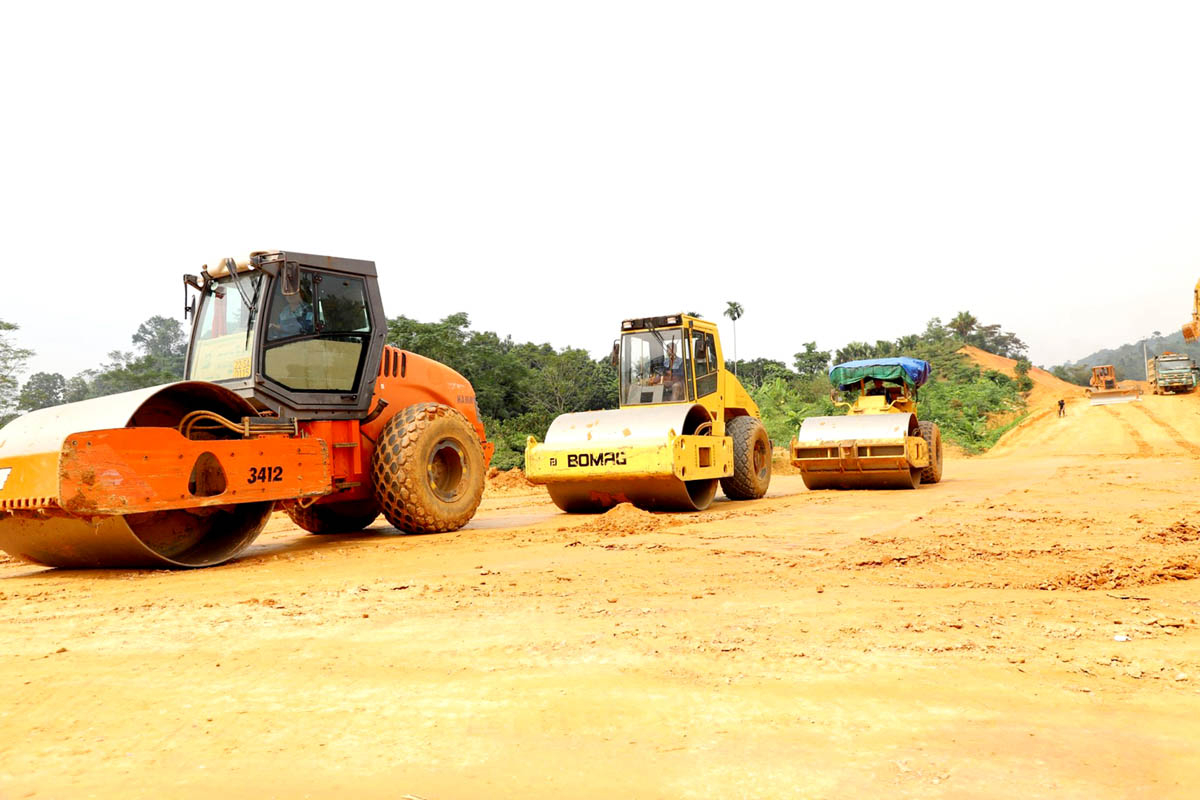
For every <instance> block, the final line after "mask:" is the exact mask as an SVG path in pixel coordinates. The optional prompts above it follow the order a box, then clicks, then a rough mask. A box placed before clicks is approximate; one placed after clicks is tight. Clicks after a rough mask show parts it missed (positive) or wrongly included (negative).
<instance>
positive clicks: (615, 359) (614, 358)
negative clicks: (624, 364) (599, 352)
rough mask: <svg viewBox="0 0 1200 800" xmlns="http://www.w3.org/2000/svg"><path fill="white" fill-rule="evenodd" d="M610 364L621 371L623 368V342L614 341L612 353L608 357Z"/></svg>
mask: <svg viewBox="0 0 1200 800" xmlns="http://www.w3.org/2000/svg"><path fill="white" fill-rule="evenodd" d="M608 362H609V363H610V364H612V367H613V369H620V366H621V340H620V339H613V346H612V353H611V354H610V355H609V357H608Z"/></svg>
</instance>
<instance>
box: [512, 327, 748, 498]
mask: <svg viewBox="0 0 1200 800" xmlns="http://www.w3.org/2000/svg"><path fill="white" fill-rule="evenodd" d="M613 360H614V363H615V364H618V365H619V370H620V389H619V391H620V402H619V408H616V409H609V410H605V411H586V412H580V413H572V414H562V415H560V416H559V417H557V418H556V419H555V420H554V421H553V422H552V423H551V425H550V428H549V430H547V431H546V440H545V441H544V442H541V443H539V442H538V441H537V439H536V438H535V437H532V436H531V437H529V439H528V441H527V443H526V447H525V476H526V478H527V479H528V480H529V481H531V482H532V483H537V484H545V486H546V488H547V490H548V491H549V492H550V498H551V499H552V500H553V501H554V503H555V505H557V506H558V507H559V508H560V509H562V510H563V511H566V512H569V513H595V512H600V511H605V510H607V509H610V508H612V507H613V506H615V505H617V504H619V503H632V504H633V505H635V506H637V507H639V508H642V509H646V510H650V511H702V510H704V509H705V508H707V507H708V506H709V504H710V503H712V501H713V499H714V498H715V497H716V493H717V486H718V484H719V485H720V487H721V489H722V491H724V493H725V496H726V497H727V498H729V499H731V500H752V499H756V498H759V497H762V496H763V495H764V494H766V491H767V488H768V487H769V486H770V483H771V441H770V439H769V438H768V437H767V431H766V429H765V428H764V427H763V424H762V421H761V420H760V419H759V413H758V406H757V405H755V403H754V401H753V400H752V399H751V398H750V395H749V394H748V393H747V392H746V390H745V388H743V386H742V384H741V383H740V382H739V381H738V379H737V377H735V376H734V374H733V373H732V372H730V371H729V370H727V369H725V359H724V356H723V354H722V350H721V340H720V335H719V333H718V330H717V326H716V324H715V323H712V322H709V321H708V320H705V319H701V318H699V317H696V316H693V315H690V314H669V315H665V316H658V317H639V318H634V319H627V320H624V321H623V322H622V323H621V339H620V343H619V344H617V345H614V352H613Z"/></svg>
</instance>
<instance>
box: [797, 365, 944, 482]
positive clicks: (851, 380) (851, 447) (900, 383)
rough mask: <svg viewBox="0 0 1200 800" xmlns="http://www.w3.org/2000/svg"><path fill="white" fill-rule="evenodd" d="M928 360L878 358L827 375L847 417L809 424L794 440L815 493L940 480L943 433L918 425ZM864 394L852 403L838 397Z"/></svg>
mask: <svg viewBox="0 0 1200 800" xmlns="http://www.w3.org/2000/svg"><path fill="white" fill-rule="evenodd" d="M929 375H930V367H929V362H928V361H922V360H920V359H916V358H877V359H868V360H865V361H849V362H847V363H845V364H838V365H837V366H835V367H834V368H833V369H831V370H830V371H829V381H830V383H832V384H833V390H832V396H833V401H834V404H835V405H837V406H840V407H842V408H846V409H849V413H848V414H847V415H846V416H843V417H809V418H808V419H806V420H804V422H803V423H801V425H800V432H799V434H798V435H797V436H796V438H795V439H793V440H792V445H791V453H792V464H793V465H795V466H796V467H798V468H799V469H800V475H801V477H803V479H804V485H805V486H807V487H808V488H809V489H916V488H917V487H918V486H920V485H921V484H922V483H937V482H938V481H940V480H941V479H942V434H941V431H940V430H938V426H937V424H936V423H934V422H918V421H917V414H916V411H917V390H918V389H919V388H920V387H921V386H922V385H924V383H925V382H926V381H927V380H929ZM853 390H857V391H858V397H856V398H855V400H854V402H853V403H847V402H843V401H842V400H841V396H840V393H841V392H845V391H853Z"/></svg>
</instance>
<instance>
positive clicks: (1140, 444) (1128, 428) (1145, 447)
mask: <svg viewBox="0 0 1200 800" xmlns="http://www.w3.org/2000/svg"><path fill="white" fill-rule="evenodd" d="M1100 408H1103V409H1104V412H1105V413H1106V414H1108V415H1109V416H1110V417H1112V418H1113V419H1115V420H1116V421H1117V423H1118V424H1120V426H1121V427H1122V428H1123V429H1124V430H1125V433H1127V434H1129V438H1130V439H1133V443H1134V445H1135V446H1136V447H1137V454H1138V455H1139V456H1142V457H1149V456H1152V455H1154V448H1152V447H1151V446H1150V445H1149V444H1148V443H1147V442H1146V440H1145V439H1143V438H1142V435H1141V434H1140V433H1138V430H1137V428H1135V427H1133V425H1131V424H1130V423H1129V421H1128V420H1126V419H1124V418H1122V417H1121V415H1120V414H1118V413H1117V412H1116V411H1113V409H1112V407H1111V406H1100Z"/></svg>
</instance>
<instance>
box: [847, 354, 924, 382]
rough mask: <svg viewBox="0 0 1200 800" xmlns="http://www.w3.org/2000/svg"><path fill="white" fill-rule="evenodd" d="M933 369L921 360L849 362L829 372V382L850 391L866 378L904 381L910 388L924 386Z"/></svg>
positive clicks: (888, 359)
mask: <svg viewBox="0 0 1200 800" xmlns="http://www.w3.org/2000/svg"><path fill="white" fill-rule="evenodd" d="M930 372H932V368H931V367H930V366H929V362H928V361H922V360H921V359H919V358H903V357H901V358H868V359H864V360H862V361H847V362H846V363H845V364H838V365H836V366H835V367H834V368H833V369H831V370H829V382H830V383H832V384H833V385H834V386H836V387H838V388H839V389H850V388H853V387H855V386H857V385H858V382H859V381H861V380H862V379H864V378H866V379H867V380H871V379H876V380H881V381H895V382H900V381H904V382H905V383H907V384H908V385H909V386H913V387H916V386H923V385H924V384H925V381H927V380H929V375H930Z"/></svg>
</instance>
